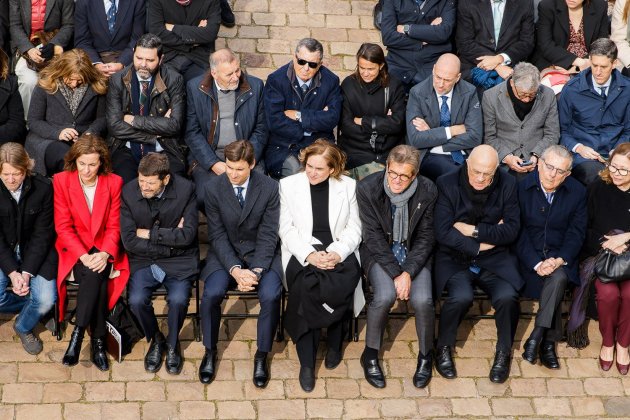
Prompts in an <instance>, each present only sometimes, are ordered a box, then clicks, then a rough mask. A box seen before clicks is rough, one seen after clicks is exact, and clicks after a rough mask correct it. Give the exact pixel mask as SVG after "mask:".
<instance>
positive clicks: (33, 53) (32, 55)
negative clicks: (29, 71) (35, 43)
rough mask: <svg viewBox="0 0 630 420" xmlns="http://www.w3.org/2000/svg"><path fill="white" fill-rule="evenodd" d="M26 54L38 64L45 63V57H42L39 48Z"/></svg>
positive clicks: (34, 48)
mask: <svg viewBox="0 0 630 420" xmlns="http://www.w3.org/2000/svg"><path fill="white" fill-rule="evenodd" d="M26 54H28V58H30V59H31V60H33V61H34V62H36V63H41V62H42V61H44V57H42V53H41V51H40V50H39V48H36V47H33V48H31V49H30V50H28V51H27V52H26Z"/></svg>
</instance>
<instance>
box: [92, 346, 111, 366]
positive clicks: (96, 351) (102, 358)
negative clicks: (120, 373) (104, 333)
mask: <svg viewBox="0 0 630 420" xmlns="http://www.w3.org/2000/svg"><path fill="white" fill-rule="evenodd" d="M92 363H94V366H96V367H97V368H98V370H102V371H104V372H105V371H108V370H109V361H108V360H107V353H106V352H105V339H104V338H92Z"/></svg>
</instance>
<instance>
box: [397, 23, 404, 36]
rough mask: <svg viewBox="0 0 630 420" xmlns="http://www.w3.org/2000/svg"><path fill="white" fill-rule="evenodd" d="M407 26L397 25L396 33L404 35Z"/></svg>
mask: <svg viewBox="0 0 630 420" xmlns="http://www.w3.org/2000/svg"><path fill="white" fill-rule="evenodd" d="M404 26H405V25H396V32H398V33H399V34H404V33H405V31H404V30H403V28H404Z"/></svg>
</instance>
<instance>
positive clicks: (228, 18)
mask: <svg viewBox="0 0 630 420" xmlns="http://www.w3.org/2000/svg"><path fill="white" fill-rule="evenodd" d="M221 24H222V25H223V26H225V27H226V28H231V27H233V26H234V25H235V24H236V18H234V13H233V12H232V8H231V7H230V3H228V2H227V0H221Z"/></svg>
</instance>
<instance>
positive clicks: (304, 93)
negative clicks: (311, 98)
mask: <svg viewBox="0 0 630 420" xmlns="http://www.w3.org/2000/svg"><path fill="white" fill-rule="evenodd" d="M300 89H302V97H304V96H306V92H308V85H307V84H306V83H304V84H303V85H302V86H300Z"/></svg>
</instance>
